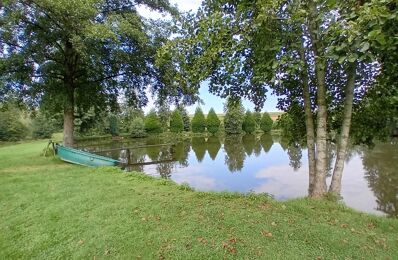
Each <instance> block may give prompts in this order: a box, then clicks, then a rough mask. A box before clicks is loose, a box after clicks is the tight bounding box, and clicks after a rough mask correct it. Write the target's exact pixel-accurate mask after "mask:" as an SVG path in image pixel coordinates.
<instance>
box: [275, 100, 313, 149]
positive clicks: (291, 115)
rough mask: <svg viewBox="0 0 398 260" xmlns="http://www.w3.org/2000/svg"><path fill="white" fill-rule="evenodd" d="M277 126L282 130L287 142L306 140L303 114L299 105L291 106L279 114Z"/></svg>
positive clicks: (302, 141)
mask: <svg viewBox="0 0 398 260" xmlns="http://www.w3.org/2000/svg"><path fill="white" fill-rule="evenodd" d="M277 128H278V129H281V130H282V136H283V138H285V139H286V140H287V143H305V142H306V127H305V116H304V112H303V110H302V109H301V108H300V107H299V106H293V107H291V108H290V110H289V111H288V112H287V113H284V114H283V115H281V116H280V117H279V118H278V120H277Z"/></svg>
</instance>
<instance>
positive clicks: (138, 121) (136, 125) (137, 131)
mask: <svg viewBox="0 0 398 260" xmlns="http://www.w3.org/2000/svg"><path fill="white" fill-rule="evenodd" d="M130 129H131V137H133V138H141V137H146V136H147V133H146V130H145V123H144V120H142V118H141V117H136V118H134V119H133V121H132V122H131V126H130Z"/></svg>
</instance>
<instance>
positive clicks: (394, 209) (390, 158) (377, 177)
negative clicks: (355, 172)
mask: <svg viewBox="0 0 398 260" xmlns="http://www.w3.org/2000/svg"><path fill="white" fill-rule="evenodd" d="M362 163H363V167H364V169H365V178H366V180H367V181H368V183H369V187H370V188H371V189H372V191H373V192H374V194H375V196H376V198H377V200H376V201H377V209H378V210H380V211H383V212H385V213H386V214H388V215H389V216H391V217H398V145H393V144H378V145H376V147H374V149H373V150H368V149H366V150H365V151H364V152H363V158H362Z"/></svg>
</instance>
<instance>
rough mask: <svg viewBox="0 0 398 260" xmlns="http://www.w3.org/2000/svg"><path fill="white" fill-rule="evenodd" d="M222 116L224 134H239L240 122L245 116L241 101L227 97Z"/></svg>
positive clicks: (240, 130) (240, 129)
mask: <svg viewBox="0 0 398 260" xmlns="http://www.w3.org/2000/svg"><path fill="white" fill-rule="evenodd" d="M225 110H226V113H225V117H224V128H225V133H226V134H241V133H242V124H243V119H244V116H245V114H244V113H245V112H244V108H243V106H242V103H241V101H234V100H232V99H228V101H227V104H226V108H225Z"/></svg>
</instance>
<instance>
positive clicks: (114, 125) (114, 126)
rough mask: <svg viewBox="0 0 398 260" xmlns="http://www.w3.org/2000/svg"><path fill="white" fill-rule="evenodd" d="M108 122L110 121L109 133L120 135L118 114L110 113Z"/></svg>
mask: <svg viewBox="0 0 398 260" xmlns="http://www.w3.org/2000/svg"><path fill="white" fill-rule="evenodd" d="M108 123H109V133H110V134H111V135H112V136H118V135H119V122H118V119H117V117H116V115H113V114H111V115H109V117H108Z"/></svg>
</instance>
